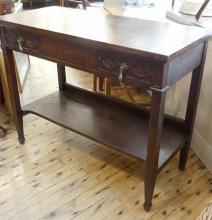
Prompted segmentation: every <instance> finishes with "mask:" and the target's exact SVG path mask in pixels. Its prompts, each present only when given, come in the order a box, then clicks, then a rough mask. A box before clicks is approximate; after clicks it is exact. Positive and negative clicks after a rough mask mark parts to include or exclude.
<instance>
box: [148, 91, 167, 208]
mask: <svg viewBox="0 0 212 220" xmlns="http://www.w3.org/2000/svg"><path fill="white" fill-rule="evenodd" d="M165 96H166V92H165V91H156V90H154V89H153V91H152V105H151V111H150V119H149V120H150V121H149V130H148V134H149V135H148V140H147V156H146V170H145V181H144V188H145V203H144V209H145V210H146V211H149V210H150V209H151V206H152V197H153V192H154V187H155V182H156V177H157V169H158V158H159V151H160V141H161V133H162V124H163V113H164V105H165Z"/></svg>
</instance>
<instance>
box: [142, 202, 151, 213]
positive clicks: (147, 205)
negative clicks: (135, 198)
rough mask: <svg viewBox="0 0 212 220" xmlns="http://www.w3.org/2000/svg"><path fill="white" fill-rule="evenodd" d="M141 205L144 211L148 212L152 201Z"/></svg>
mask: <svg viewBox="0 0 212 220" xmlns="http://www.w3.org/2000/svg"><path fill="white" fill-rule="evenodd" d="M143 207H144V209H145V211H147V212H149V211H150V210H151V207H152V203H144V205H143Z"/></svg>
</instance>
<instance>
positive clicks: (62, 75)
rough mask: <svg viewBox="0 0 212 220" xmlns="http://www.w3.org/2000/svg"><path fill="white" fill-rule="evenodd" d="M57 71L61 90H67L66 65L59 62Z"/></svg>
mask: <svg viewBox="0 0 212 220" xmlns="http://www.w3.org/2000/svg"><path fill="white" fill-rule="evenodd" d="M57 73H58V84H59V90H61V91H62V90H65V83H66V71H65V66H64V65H61V64H57Z"/></svg>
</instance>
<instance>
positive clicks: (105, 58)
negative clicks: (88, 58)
mask: <svg viewBox="0 0 212 220" xmlns="http://www.w3.org/2000/svg"><path fill="white" fill-rule="evenodd" d="M153 67H154V65H153V64H152V63H151V62H148V61H145V60H142V59H139V58H137V57H127V56H123V55H119V54H116V53H109V52H105V51H104V52H101V53H100V56H99V70H100V71H103V72H105V73H106V74H108V75H111V77H120V72H121V69H122V77H123V78H124V79H125V80H129V81H133V82H135V83H136V84H142V85H151V84H152V82H153V73H154V71H153Z"/></svg>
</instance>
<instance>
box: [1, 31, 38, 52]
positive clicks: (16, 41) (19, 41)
mask: <svg viewBox="0 0 212 220" xmlns="http://www.w3.org/2000/svg"><path fill="white" fill-rule="evenodd" d="M5 39H6V44H8V45H10V46H12V47H15V48H16V49H17V50H19V51H20V52H22V51H29V50H30V51H33V52H36V53H38V52H41V45H40V37H39V36H38V35H34V34H33V35H32V34H29V33H27V32H22V31H17V30H13V29H6V30H5Z"/></svg>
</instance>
